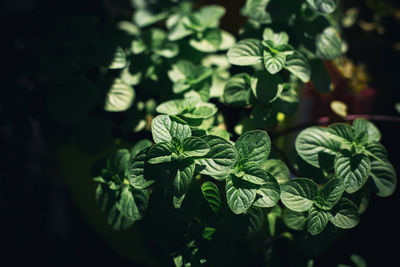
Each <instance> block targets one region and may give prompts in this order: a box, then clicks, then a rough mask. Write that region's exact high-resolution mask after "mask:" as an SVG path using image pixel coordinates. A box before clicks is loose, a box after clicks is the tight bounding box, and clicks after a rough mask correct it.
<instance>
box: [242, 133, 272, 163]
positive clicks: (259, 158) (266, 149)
mask: <svg viewBox="0 0 400 267" xmlns="http://www.w3.org/2000/svg"><path fill="white" fill-rule="evenodd" d="M235 148H236V150H237V151H238V153H239V155H240V157H241V158H242V159H247V161H248V162H253V163H255V164H260V165H261V164H263V163H264V162H265V161H266V160H267V159H268V156H269V153H270V151H271V139H270V138H269V136H268V134H267V132H266V131H261V130H254V131H250V132H247V133H245V134H242V135H241V136H240V137H239V138H238V140H237V141H236V143H235Z"/></svg>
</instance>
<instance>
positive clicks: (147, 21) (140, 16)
mask: <svg viewBox="0 0 400 267" xmlns="http://www.w3.org/2000/svg"><path fill="white" fill-rule="evenodd" d="M167 15H168V13H166V12H163V13H158V14H153V13H152V12H150V11H149V10H145V9H139V10H137V11H136V12H134V15H133V21H134V22H135V24H136V25H138V26H139V27H140V28H144V27H147V26H150V25H152V24H154V23H156V22H158V21H160V20H163V19H165V18H166V17H167Z"/></svg>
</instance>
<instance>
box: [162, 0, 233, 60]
mask: <svg viewBox="0 0 400 267" xmlns="http://www.w3.org/2000/svg"><path fill="white" fill-rule="evenodd" d="M182 11H183V12H182ZM182 11H181V14H179V13H177V14H174V15H172V16H170V18H169V19H168V20H167V28H168V29H169V31H170V32H169V36H168V37H169V39H170V40H180V39H182V38H185V37H187V36H190V37H191V38H190V40H189V44H190V45H191V46H192V47H193V48H194V49H196V50H198V51H201V52H206V53H209V52H217V51H219V50H227V49H228V48H229V47H231V46H232V45H233V43H234V42H235V38H234V37H233V35H231V34H230V33H228V32H226V31H222V30H220V29H219V28H218V26H219V20H220V19H221V17H222V16H223V15H224V14H225V8H223V7H221V6H217V5H207V6H204V7H202V8H200V9H199V10H197V11H194V12H186V10H182Z"/></svg>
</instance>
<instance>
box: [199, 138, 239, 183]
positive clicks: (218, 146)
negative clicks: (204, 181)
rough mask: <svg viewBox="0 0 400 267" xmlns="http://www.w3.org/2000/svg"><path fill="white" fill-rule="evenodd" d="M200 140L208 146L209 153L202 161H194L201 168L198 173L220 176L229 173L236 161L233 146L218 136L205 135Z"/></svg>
mask: <svg viewBox="0 0 400 267" xmlns="http://www.w3.org/2000/svg"><path fill="white" fill-rule="evenodd" d="M201 139H203V140H204V141H205V142H206V143H207V144H208V145H209V146H210V151H209V152H208V153H207V155H205V156H204V157H203V158H202V159H196V163H197V164H199V165H200V166H201V170H200V173H201V174H205V175H210V176H220V175H223V174H226V173H228V172H230V170H231V169H232V168H233V167H234V166H235V164H236V162H237V160H238V153H237V151H236V149H235V148H234V147H233V145H232V144H231V143H230V142H229V141H227V140H225V139H223V138H221V137H219V136H213V135H206V136H203V137H201Z"/></svg>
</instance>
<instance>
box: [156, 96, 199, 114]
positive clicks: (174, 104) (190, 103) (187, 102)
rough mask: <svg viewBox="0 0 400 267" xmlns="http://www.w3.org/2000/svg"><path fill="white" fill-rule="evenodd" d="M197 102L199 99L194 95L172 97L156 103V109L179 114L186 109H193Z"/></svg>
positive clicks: (165, 112) (160, 111)
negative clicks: (158, 103) (183, 97)
mask: <svg viewBox="0 0 400 267" xmlns="http://www.w3.org/2000/svg"><path fill="white" fill-rule="evenodd" d="M198 102H199V99H198V98H195V97H189V98H185V99H173V100H169V101H166V102H163V103H161V104H160V105H158V106H157V108H156V111H157V112H158V113H164V114H168V115H179V114H181V113H183V112H185V111H187V110H191V109H193V108H194V107H195V106H196V104H197V103H198Z"/></svg>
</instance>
